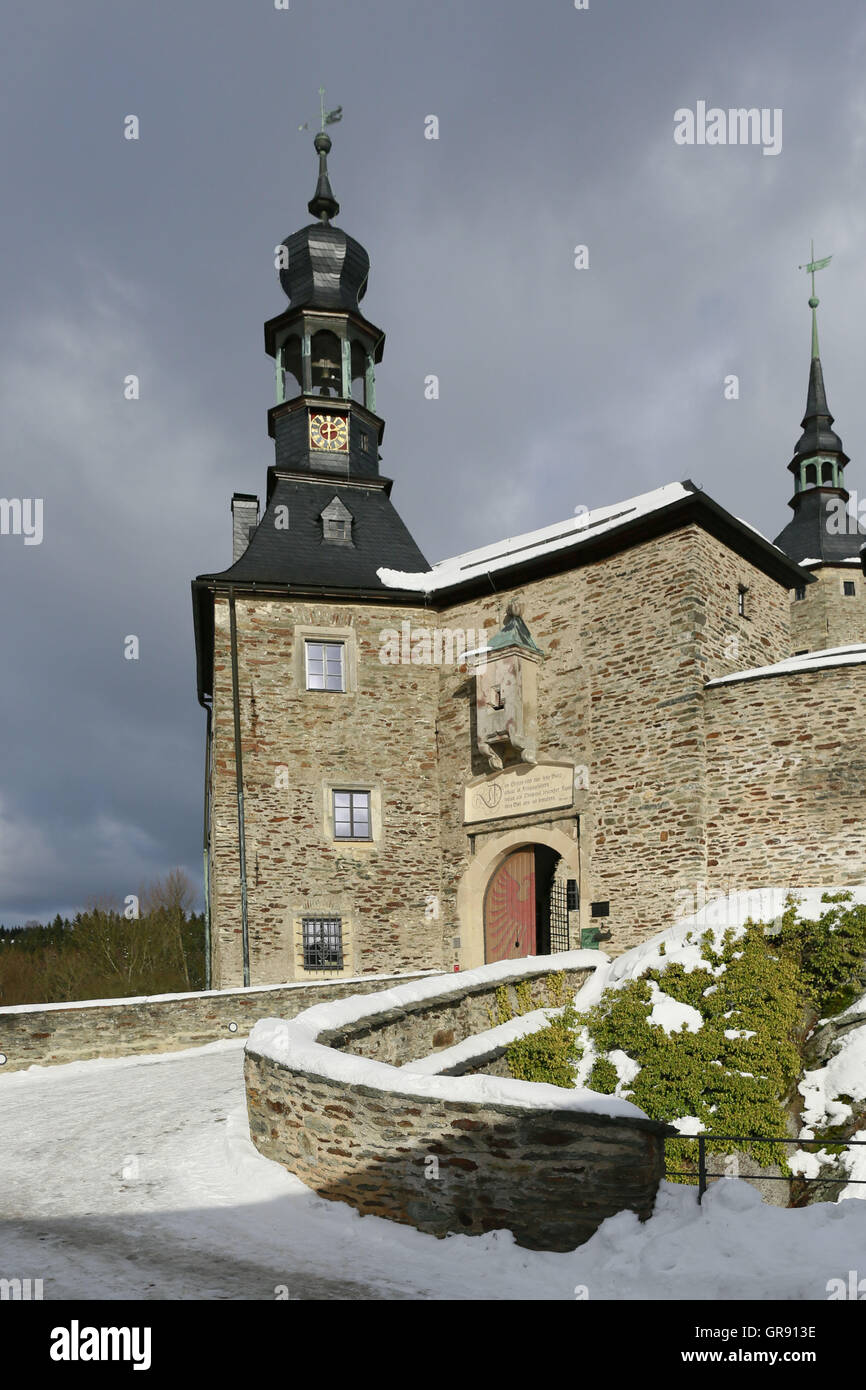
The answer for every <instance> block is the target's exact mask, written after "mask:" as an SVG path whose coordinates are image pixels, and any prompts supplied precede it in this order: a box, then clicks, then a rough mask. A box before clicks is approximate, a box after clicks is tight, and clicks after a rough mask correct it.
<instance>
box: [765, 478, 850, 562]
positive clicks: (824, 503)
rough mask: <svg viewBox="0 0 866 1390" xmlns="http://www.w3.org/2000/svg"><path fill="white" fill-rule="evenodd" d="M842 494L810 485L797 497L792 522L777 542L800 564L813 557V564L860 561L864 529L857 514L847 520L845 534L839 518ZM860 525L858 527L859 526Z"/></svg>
mask: <svg viewBox="0 0 866 1390" xmlns="http://www.w3.org/2000/svg"><path fill="white" fill-rule="evenodd" d="M841 497H842V494H841V493H840V492H838V491H837V490H836V489H835V488H833V489H826V490H825V489H824V488H809V489H807V491H806V492H801V493H800V494H799V496H798V497H797V498H796V499H795V500H796V503H797V506H796V510H795V512H794V515H793V516H792V518H791V520H790V521H789V522H788V525H787V526H786V527H785V529H784V530H783V531H780V532H779V535H778V536H777V537H776V540H775V544H776V545H777V546H778V547H779V549H780V550H784V552H785V554H786V555H787V556H788V557H789V558H790V559H791V560H794V561H795V562H796V563H797V564H800V563H801V561H803V560H809V561H810V562H811V563H812V564H824V565H844V564H847V563H848V562H849V561H851V560H856V561H858V562H859V558H860V547H861V545H862V544H863V542H864V540H866V531H863V530H862V529H861V528H860V526H859V524H858V523H857V522H856V520H855V518H854V517H851V518H850V520H849V521H848V522H847V523H845V525H846V527H847V528H848V529H846V530H845V531H844V532H843V533H842V534H841V535H837V534H836V532H837V531H838V529H839V526H838V522H837V521H836V520H835V518H836V515H837V510H838V507H839V503H840V499H841ZM855 528H856V529H855Z"/></svg>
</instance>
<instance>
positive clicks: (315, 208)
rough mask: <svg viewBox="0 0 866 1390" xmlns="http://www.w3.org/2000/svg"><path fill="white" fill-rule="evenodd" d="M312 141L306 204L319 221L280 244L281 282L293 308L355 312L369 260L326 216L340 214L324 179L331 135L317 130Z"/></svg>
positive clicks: (360, 247)
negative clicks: (315, 173)
mask: <svg viewBox="0 0 866 1390" xmlns="http://www.w3.org/2000/svg"><path fill="white" fill-rule="evenodd" d="M313 143H314V145H315V148H316V153H317V154H318V156H319V179H318V183H317V184H316V191H315V193H314V194H313V197H312V198H311V199H310V201H309V203H308V204H307V206H308V208H309V210H310V212H311V213H312V214H313V216H314V217H316V218H318V221H317V222H312V223H311V224H310V225H309V226H307V227H302V228H301V230H300V231H299V232H295V233H294V234H293V235H292V236H288V237H286V239H285V241H284V242H283V243H282V244H283V246H285V248H286V251H287V253H288V257H287V259H288V265H286V266H284V267H283V268H282V269H281V270H280V284H281V285H282V287H283V291H284V293H285V294H286V295H287V297H288V299H289V304H290V306H291V308H293V309H297V308H301V307H306V308H312V309H344V310H346V309H347V310H349V311H352V310H355V311H357V309H358V304H359V301H360V300H362V299H363V297H364V292H365V290H366V288H367V276H368V275H369V273H370V257H369V256H368V255H367V252H366V251H365V250H364V248H363V246H362V245H361V243H360V242H358V241H356V240H355V238H354V237H350V236H348V235H347V233H346V232H344V231H343V230H342V228H340V227H334V226H332V225H331V218H332V217H336V216H337V213H338V212H339V211H340V204H339V203H338V202H337V200H336V198H335V197H334V194H333V192H332V190H331V181H330V179H329V177H328V153H329V151H330V149H331V137H330V136H329V135H328V134H327V133H326V132H325V131H324V130H321V131H319V133H318V134H317V136H316V138H315V141H314V142H313Z"/></svg>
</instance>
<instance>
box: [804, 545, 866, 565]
mask: <svg viewBox="0 0 866 1390" xmlns="http://www.w3.org/2000/svg"><path fill="white" fill-rule="evenodd" d="M860 549H861V551H862V550H866V545H863V546H861V547H860ZM799 564H800V566H801V567H802V568H803V569H809V568H810V567H811V566H812V565H829V566H830V568H831V569H835V567H836V566H837V565H856V566H857V568H858V569H859V568H860V561H859V559H858V558H857V556H856V555H846V556H844V557H843V558H842V559H839V560H816V559H815V557H814V556H813V555H809V556H808V557H807V558H806V559H805V560H800V561H799Z"/></svg>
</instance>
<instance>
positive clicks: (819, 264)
mask: <svg viewBox="0 0 866 1390" xmlns="http://www.w3.org/2000/svg"><path fill="white" fill-rule="evenodd" d="M810 246H811V259H810V260H808V261H807V262H806V264H805V265H801V266H798V269H799V270H805V271H806V272H807V274H809V275H811V277H812V293H811V295H810V296H809V308H810V309H811V310H812V358H813V360H814V359H815V358H816V357H820V355H821V354H820V353H819V351H818V314H817V312H816V311H817V308H818V305H819V304H820V302H821V301H820V300H819V299H818V298H817V296H816V294H815V271H816V270H823V269H824V267H825V265H829V264H830V262H831V261H832V259H833V257H832V256H825V257H824V259H823V260H821V261H816V260H815V243H814V241H812V242H810Z"/></svg>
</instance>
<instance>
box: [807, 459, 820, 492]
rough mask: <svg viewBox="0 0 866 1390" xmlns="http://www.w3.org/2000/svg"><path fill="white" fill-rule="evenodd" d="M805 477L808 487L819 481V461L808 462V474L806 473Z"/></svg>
mask: <svg viewBox="0 0 866 1390" xmlns="http://www.w3.org/2000/svg"><path fill="white" fill-rule="evenodd" d="M805 478H806V486H807V487H808V486H809V484H810V483H817V482H818V465H817V463H807V464H806V474H805Z"/></svg>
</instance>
